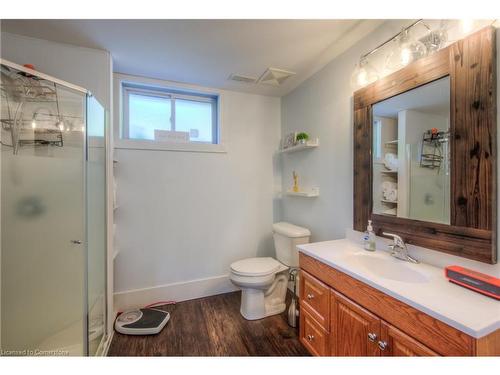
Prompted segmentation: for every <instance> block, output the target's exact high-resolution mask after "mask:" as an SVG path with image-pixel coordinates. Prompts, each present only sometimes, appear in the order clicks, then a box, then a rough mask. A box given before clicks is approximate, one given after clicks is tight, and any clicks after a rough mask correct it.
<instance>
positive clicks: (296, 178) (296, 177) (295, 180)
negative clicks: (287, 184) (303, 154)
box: [292, 171, 299, 193]
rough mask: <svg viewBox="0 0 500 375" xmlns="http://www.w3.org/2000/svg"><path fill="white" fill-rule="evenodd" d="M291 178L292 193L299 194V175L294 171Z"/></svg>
mask: <svg viewBox="0 0 500 375" xmlns="http://www.w3.org/2000/svg"><path fill="white" fill-rule="evenodd" d="M292 176H293V187H292V191H293V192H295V193H298V192H299V175H298V174H297V173H296V172H295V171H293V173H292Z"/></svg>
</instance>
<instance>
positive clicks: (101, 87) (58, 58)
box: [1, 32, 114, 329]
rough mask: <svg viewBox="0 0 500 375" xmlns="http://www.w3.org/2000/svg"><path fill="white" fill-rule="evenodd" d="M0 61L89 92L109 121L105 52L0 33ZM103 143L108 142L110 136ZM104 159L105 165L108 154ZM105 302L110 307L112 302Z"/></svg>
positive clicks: (109, 61) (108, 69) (109, 81)
mask: <svg viewBox="0 0 500 375" xmlns="http://www.w3.org/2000/svg"><path fill="white" fill-rule="evenodd" d="M1 57H2V58H4V59H6V60H9V61H12V62H15V63H17V64H20V65H23V64H26V63H30V64H33V65H34V66H35V68H36V70H38V71H40V72H43V73H46V74H49V75H51V76H54V77H56V78H59V79H62V80H65V81H68V82H70V83H73V84H76V85H79V86H82V87H84V88H86V89H88V90H90V91H91V92H92V94H93V95H94V96H95V97H96V98H97V99H98V101H99V102H100V103H101V104H102V105H103V106H104V108H105V109H106V110H108V111H109V116H110V118H112V108H111V103H112V89H113V88H112V59H111V55H110V54H109V52H107V51H102V50H95V49H90V48H83V47H78V46H73V45H69V44H62V43H55V42H51V41H47V40H42V39H37V38H30V37H25V36H20V35H16V34H10V33H6V32H2V33H1ZM107 141H108V143H110V142H111V141H112V139H111V135H110V137H108V139H107ZM109 150H111V147H109V148H108V151H109ZM107 159H108V165H109V164H110V154H109V153H108V155H107ZM110 219H111V217H109V218H108V225H109V223H110ZM111 241H112V239H111V238H108V249H112V243H111ZM107 286H108V287H109V288H111V290H112V268H111V267H108V285H107ZM108 293H109V292H108ZM108 302H110V303H112V298H110V299H109V301H108ZM112 311H113V307H112V305H111V304H110V305H108V329H109V328H111V327H112V323H113V320H114V317H112V316H111V313H112Z"/></svg>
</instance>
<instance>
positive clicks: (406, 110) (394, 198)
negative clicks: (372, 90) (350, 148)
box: [372, 76, 451, 224]
mask: <svg viewBox="0 0 500 375" xmlns="http://www.w3.org/2000/svg"><path fill="white" fill-rule="evenodd" d="M372 110H373V112H372V113H373V115H372V119H373V126H372V129H373V134H372V140H373V145H372V173H373V178H372V189H373V190H372V193H373V195H372V196H373V213H375V214H380V215H388V216H394V217H401V218H408V219H414V220H421V221H426V222H434V223H443V224H450V165H451V163H450V142H449V132H450V130H449V129H450V78H449V76H446V77H444V78H441V79H438V80H436V81H433V82H430V83H427V84H425V85H423V86H420V87H417V88H415V89H413V90H410V91H406V92H404V93H402V94H399V95H396V96H393V97H391V98H389V99H386V100H383V101H381V102H378V103H376V104H374V105H373V106H372Z"/></svg>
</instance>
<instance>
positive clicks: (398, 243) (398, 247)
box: [383, 232, 419, 264]
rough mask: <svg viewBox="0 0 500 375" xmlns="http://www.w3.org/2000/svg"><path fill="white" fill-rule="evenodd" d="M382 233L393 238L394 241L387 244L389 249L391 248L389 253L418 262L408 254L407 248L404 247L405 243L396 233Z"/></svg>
mask: <svg viewBox="0 0 500 375" xmlns="http://www.w3.org/2000/svg"><path fill="white" fill-rule="evenodd" d="M383 234H384V236H389V237H392V239H393V240H394V243H393V244H391V245H389V249H391V255H392V256H393V257H394V258H397V259H401V260H404V261H406V262H410V263H415V264H417V263H419V261H418V260H416V259H414V258H412V257H411V256H410V255H408V249H407V248H406V244H405V242H404V241H403V239H402V238H401V237H400V236H398V235H397V234H393V233H386V232H383Z"/></svg>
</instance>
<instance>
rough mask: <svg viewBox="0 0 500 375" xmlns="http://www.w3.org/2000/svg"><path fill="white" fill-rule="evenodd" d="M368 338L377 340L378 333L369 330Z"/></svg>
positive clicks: (372, 340)
mask: <svg viewBox="0 0 500 375" xmlns="http://www.w3.org/2000/svg"><path fill="white" fill-rule="evenodd" d="M368 340H370V341H371V342H375V340H377V334H376V333H373V332H369V333H368Z"/></svg>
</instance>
